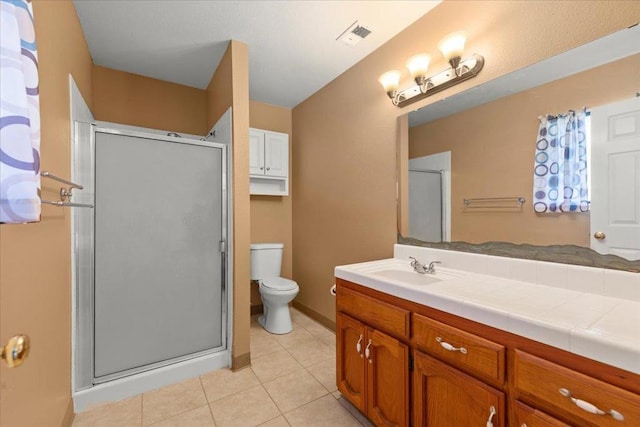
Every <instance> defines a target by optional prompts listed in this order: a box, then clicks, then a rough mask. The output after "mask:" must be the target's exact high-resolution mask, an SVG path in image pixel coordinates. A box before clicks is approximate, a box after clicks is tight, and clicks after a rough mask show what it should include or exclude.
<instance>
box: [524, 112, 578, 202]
mask: <svg viewBox="0 0 640 427" xmlns="http://www.w3.org/2000/svg"><path fill="white" fill-rule="evenodd" d="M585 118H586V113H585V112H584V111H582V112H575V111H569V112H568V113H567V114H563V115H559V116H545V117H540V128H539V129H538V138H537V141H536V156H535V164H534V169H533V200H534V202H533V209H534V210H535V211H536V212H538V213H559V212H587V211H588V210H589V190H588V188H587V185H588V180H587V178H588V177H587V134H586V126H585Z"/></svg>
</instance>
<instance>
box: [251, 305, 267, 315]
mask: <svg viewBox="0 0 640 427" xmlns="http://www.w3.org/2000/svg"><path fill="white" fill-rule="evenodd" d="M262 313H264V307H263V306H262V304H256V305H252V306H251V315H252V316H254V315H256V314H262Z"/></svg>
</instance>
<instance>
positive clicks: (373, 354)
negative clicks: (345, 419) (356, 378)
mask: <svg viewBox="0 0 640 427" xmlns="http://www.w3.org/2000/svg"><path fill="white" fill-rule="evenodd" d="M366 338H367V345H369V343H371V345H370V346H369V356H368V358H367V355H366V353H365V358H367V362H368V363H365V364H366V365H367V416H368V417H369V419H370V420H371V421H373V422H374V423H375V424H376V425H385V426H408V425H409V347H408V346H407V345H405V344H403V343H401V342H400V341H398V340H397V339H395V338H392V337H390V336H389V335H387V334H384V333H382V332H380V331H378V330H374V329H371V328H368V330H367V336H366ZM365 348H366V346H365Z"/></svg>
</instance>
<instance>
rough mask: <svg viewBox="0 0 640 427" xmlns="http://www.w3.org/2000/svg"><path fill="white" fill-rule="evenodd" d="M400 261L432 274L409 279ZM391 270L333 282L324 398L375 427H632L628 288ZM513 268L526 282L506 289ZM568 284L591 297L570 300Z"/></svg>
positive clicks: (383, 263) (504, 273) (482, 266)
mask: <svg viewBox="0 0 640 427" xmlns="http://www.w3.org/2000/svg"><path fill="white" fill-rule="evenodd" d="M409 256H414V257H415V258H417V259H418V260H420V261H422V262H427V263H428V262H430V261H433V260H441V261H443V263H442V267H440V266H436V273H435V274H433V275H422V274H418V273H416V272H414V271H413V269H412V268H411V267H410V261H409ZM395 257H396V258H392V259H387V260H380V261H374V262H368V263H361V264H352V265H348V266H341V267H336V270H335V275H336V293H337V294H336V312H337V314H336V318H337V321H336V323H337V327H336V335H337V378H336V379H337V385H338V389H339V391H340V392H341V393H342V395H343V396H344V397H345V398H346V399H347V400H349V401H350V402H351V403H353V404H354V405H355V406H356V407H357V408H358V409H359V410H360V411H361V412H362V413H363V414H365V415H366V416H367V417H368V418H369V419H370V420H371V421H372V422H374V423H375V424H376V425H400V426H406V425H410V424H411V425H415V426H447V427H448V426H485V425H486V426H496V427H498V426H507V425H509V426H529V427H531V426H565V425H573V426H638V425H640V303H639V302H638V300H637V299H636V297H635V295H636V293H635V289H634V288H633V287H634V286H636V285H637V286H640V275H638V274H633V273H624V272H615V273H613V274H612V273H607V271H603V270H599V269H588V268H585V267H574V266H567V265H558V264H555V265H548V264H549V263H540V262H536V261H524V260H512V259H507V258H498V257H489V256H486V255H477V254H465V253H458V252H452V251H440V250H435V249H426V248H416V247H409V246H407V247H404V246H403V245H396V248H395ZM456 265H458V266H460V267H461V268H460V269H459V270H458V269H454V268H451V267H453V266H456ZM574 268H576V269H578V270H575V271H574V270H572V269H574ZM523 269H524V270H528V271H529V272H531V281H523V280H522V279H520V280H515V279H513V277H523V276H522V274H523ZM585 269H586V270H585ZM550 272H553V273H554V274H549V273H550ZM494 274H496V275H494ZM557 277H561V278H564V280H565V281H566V283H564V287H563V286H562V285H563V282H562V279H558V278H557ZM576 277H580V278H581V280H583V281H585V286H587V282H588V283H589V284H590V286H594V285H593V283H594V280H595V283H596V284H597V283H598V280H599V279H598V278H600V280H602V293H601V294H595V293H586V292H581V291H578V290H572V289H571V286H572V285H570V284H569V282H571V279H575V278H576ZM594 278H595V279H594ZM573 286H576V285H575V283H574V284H573ZM596 287H597V286H596ZM630 294H631V295H630ZM538 313H539V314H538ZM616 328H619V329H616Z"/></svg>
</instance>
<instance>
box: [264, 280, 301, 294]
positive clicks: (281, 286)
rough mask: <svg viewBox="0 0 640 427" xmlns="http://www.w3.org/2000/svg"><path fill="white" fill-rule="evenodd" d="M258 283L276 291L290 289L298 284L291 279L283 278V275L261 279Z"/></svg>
mask: <svg viewBox="0 0 640 427" xmlns="http://www.w3.org/2000/svg"><path fill="white" fill-rule="evenodd" d="M260 283H261V284H262V286H264V287H265V288H269V289H275V290H278V291H290V290H292V289H295V288H297V287H298V284H297V283H296V282H294V281H293V280H289V279H285V278H284V277H272V278H270V279H262V280H261V281H260Z"/></svg>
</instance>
